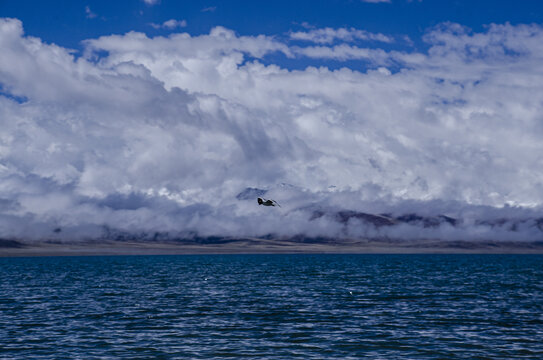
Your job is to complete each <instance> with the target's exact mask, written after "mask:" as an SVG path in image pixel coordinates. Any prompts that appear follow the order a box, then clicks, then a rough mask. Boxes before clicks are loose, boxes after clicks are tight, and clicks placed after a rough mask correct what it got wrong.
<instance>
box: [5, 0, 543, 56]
mask: <svg viewBox="0 0 543 360" xmlns="http://www.w3.org/2000/svg"><path fill="white" fill-rule="evenodd" d="M87 7H88V8H89V9H90V11H91V12H92V14H93V15H91V16H89V13H87V12H86V8H87ZM0 16H2V17H14V18H18V19H20V20H21V21H23V23H24V26H25V30H26V33H27V34H29V35H32V36H37V37H40V38H41V39H43V40H44V41H46V42H54V43H56V44H59V45H62V46H64V47H69V48H73V49H79V48H80V47H81V45H80V42H81V41H82V40H84V39H89V38H95V37H99V36H103V35H110V34H122V33H126V32H128V31H139V32H144V33H147V34H149V35H150V36H153V35H164V34H167V33H170V32H172V31H171V30H168V29H158V30H157V29H153V28H152V27H151V26H150V25H149V24H150V23H156V24H160V23H163V22H164V21H167V20H170V19H177V20H185V21H186V22H187V26H186V27H185V28H184V29H183V30H184V31H188V32H190V33H191V34H193V35H199V34H203V33H208V32H209V31H210V29H211V28H213V27H214V26H218V25H220V26H224V27H227V28H229V29H232V30H235V31H236V32H238V33H239V34H241V35H254V34H266V35H275V36H281V35H284V34H286V33H288V32H290V31H297V30H300V29H302V28H303V27H302V24H303V23H307V24H309V25H310V26H314V27H316V28H323V27H332V28H340V27H354V28H358V29H365V30H367V31H370V32H376V33H384V34H388V35H396V36H400V35H407V36H409V37H410V38H411V40H412V41H413V42H414V44H415V46H424V45H423V44H422V43H421V41H420V40H421V37H422V35H424V33H425V32H426V31H427V30H428V29H429V28H431V27H433V26H435V25H438V24H440V23H442V22H456V23H460V24H462V25H465V26H468V27H470V28H472V29H473V30H475V31H480V30H482V29H483V27H484V26H485V25H488V24H491V23H498V24H500V23H505V22H509V23H511V24H519V23H542V22H543V3H542V2H541V1H538V0H520V1H493V0H477V1H469V0H468V1H466V0H464V1H462V0H454V1H452V0H451V1H440V0H424V1H418V0H391V1H390V2H382V3H368V2H364V1H362V0H324V1H323V0H299V1H283V0H277V1H220V2H213V1H170V0H161V1H159V2H157V3H155V4H153V5H150V4H147V3H145V2H144V1H142V0H119V1H107V0H106V1H80V0H73V1H53V2H50V1H45V2H44V1H27V0H22V1H7V0H3V1H0ZM178 30H179V29H176V31H178Z"/></svg>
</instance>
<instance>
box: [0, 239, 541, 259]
mask: <svg viewBox="0 0 543 360" xmlns="http://www.w3.org/2000/svg"><path fill="white" fill-rule="evenodd" d="M198 254H201V255H204V254H210V255H211V254H543V242H512V241H509V242H504V241H438V240H417V241H408V240H403V241H398V240H390V239H384V240H383V239H380V240H343V239H342V240H336V241H321V242H317V241H309V242H300V241H293V240H285V239H274V240H268V239H255V238H245V239H227V240H224V239H223V240H221V241H216V242H204V243H198V242H177V241H168V242H152V241H148V242H143V241H81V242H75V241H73V242H55V243H52V242H29V241H15V240H1V241H0V257H45V256H107V255H112V256H114V255H198Z"/></svg>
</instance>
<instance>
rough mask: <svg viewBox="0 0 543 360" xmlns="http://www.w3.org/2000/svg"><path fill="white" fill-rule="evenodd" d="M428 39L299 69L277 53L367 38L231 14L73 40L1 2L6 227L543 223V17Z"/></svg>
mask: <svg viewBox="0 0 543 360" xmlns="http://www.w3.org/2000/svg"><path fill="white" fill-rule="evenodd" d="M336 30H337V29H336ZM336 40H337V39H336ZM424 40H425V41H426V42H427V43H428V46H429V50H428V51H427V52H424V53H418V52H398V51H385V50H383V49H379V48H375V47H374V48H367V49H362V48H357V49H356V51H357V52H355V53H354V54H356V53H361V52H363V54H362V55H363V56H357V57H356V58H358V59H363V60H364V61H365V62H366V68H367V70H364V71H362V70H357V69H356V68H348V67H344V68H341V69H338V70H331V69H329V68H326V67H319V68H317V67H311V66H310V67H307V68H306V69H304V70H289V69H287V68H284V67H281V66H279V65H277V64H273V63H271V64H270V63H269V62H270V60H269V59H273V58H274V57H277V56H284V57H288V58H291V59H302V58H303V59H311V58H316V59H321V60H322V59H323V58H330V57H331V56H329V55H328V54H335V56H334V57H333V58H334V59H335V60H339V61H341V60H348V59H352V58H353V56H354V55H352V54H353V52H352V51H351V52H349V51H345V49H353V47H351V45H348V44H328V42H327V41H318V42H319V43H320V44H321V46H319V47H314V46H312V45H310V46H306V47H303V46H300V45H299V44H298V45H292V44H290V43H289V42H284V41H281V40H278V38H275V37H270V36H264V35H256V36H240V35H238V34H236V33H235V32H234V31H232V30H230V29H226V28H223V27H215V28H213V29H212V30H211V31H210V33H209V34H206V35H200V36H191V35H190V34H188V33H176V34H172V35H170V36H168V37H154V38H150V37H148V36H147V35H145V34H143V33H136V32H129V33H127V34H124V35H111V36H104V37H100V38H97V39H89V40H86V41H85V42H84V47H85V51H84V53H83V55H82V56H76V54H74V52H73V51H71V50H69V49H66V48H63V47H60V46H57V45H54V44H47V43H45V42H43V41H41V40H40V39H38V38H35V37H31V36H27V35H25V34H24V31H23V26H22V23H21V22H20V21H19V20H16V19H6V18H4V19H0V47H1V48H2V56H0V84H1V89H0V94H1V96H0V128H1V130H0V237H4V238H7V237H11V238H29V239H44V238H47V239H50V238H60V239H68V238H70V239H77V238H91V239H92V238H100V237H103V236H108V234H111V233H114V232H116V231H117V232H128V233H139V234H145V236H147V237H149V238H153V236H155V237H156V236H157V234H162V235H160V236H194V235H195V234H197V235H198V236H216V235H218V236H265V235H268V234H274V235H276V236H292V235H298V234H304V235H306V236H330V237H338V236H339V237H367V236H391V237H398V238H406V239H409V238H420V237H424V238H442V239H459V238H462V239H489V238H491V239H508V240H534V239H540V238H541V234H542V233H541V230H540V224H539V222H538V221H539V220H537V219H538V218H539V215H538V214H539V211H540V209H541V205H542V203H543V182H542V179H543V177H542V170H541V169H542V168H543V158H542V156H541V154H543V143H542V142H541V141H540V139H541V137H542V135H543V126H542V124H543V121H542V120H543V119H542V115H541V114H543V79H542V77H543V65H542V64H543V61H542V60H543V59H542V58H543V45H542V44H543V41H542V40H543V28H542V27H540V26H538V25H517V26H513V25H510V24H503V25H490V26H489V27H488V28H487V29H486V31H484V32H481V33H473V32H471V31H470V30H469V29H467V28H464V27H462V26H461V25H458V24H442V25H440V26H438V27H436V28H434V29H430V30H429V31H428V32H427V34H426V35H425V38H424ZM345 41H347V39H346V40H345ZM327 44H328V45H327ZM338 46H340V47H341V48H338ZM315 49H318V51H315ZM338 49H340V50H341V49H343V50H341V51H343V52H344V53H347V54H351V55H349V56H347V55H341V56H340V55H338V54H339V51H340V50H338ZM362 50H363V51H362ZM271 55H273V56H271ZM247 188H255V189H261V190H262V191H264V190H265V191H267V192H266V196H267V197H270V198H273V199H275V200H277V201H278V202H279V203H280V204H281V205H282V207H281V208H264V207H262V206H260V207H259V206H257V204H256V199H252V198H251V197H249V198H248V199H244V198H243V196H241V199H240V196H237V195H239V194H240V193H243V192H244V191H245V189H247ZM343 210H350V211H355V212H363V213H371V214H387V216H390V217H391V218H397V217H398V216H401V215H404V214H412V213H416V214H419V215H421V216H437V215H439V214H441V215H447V216H450V217H453V218H455V219H460V220H461V221H459V223H458V225H457V226H452V225H451V224H449V223H443V224H441V225H439V226H421V223H420V222H419V223H417V222H416V221H415V222H411V223H402V224H398V225H397V226H387V227H379V226H375V225H374V224H368V223H367V222H365V221H363V219H361V218H359V217H356V216H354V217H347V220H345V219H344V218H342V219H343V220H345V221H343V220H342V221H338V218H337V215H333V214H338V212H340V211H343ZM320 213H324V214H325V215H323V216H315V214H320ZM104 234H105V235H104ZM153 234H154V235H153ZM164 234H169V235H164ZM172 234H173V235H172Z"/></svg>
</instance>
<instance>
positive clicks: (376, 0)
mask: <svg viewBox="0 0 543 360" xmlns="http://www.w3.org/2000/svg"><path fill="white" fill-rule="evenodd" d="M362 2H366V3H373V4H377V3H391V2H392V1H391V0H362Z"/></svg>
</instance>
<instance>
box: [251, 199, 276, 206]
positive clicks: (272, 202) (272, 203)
mask: <svg viewBox="0 0 543 360" xmlns="http://www.w3.org/2000/svg"><path fill="white" fill-rule="evenodd" d="M257 201H258V205H264V206H276V205H277V206H279V207H281V205H279V203H278V202H277V201H275V200H266V199H262V198H258V199H257Z"/></svg>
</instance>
